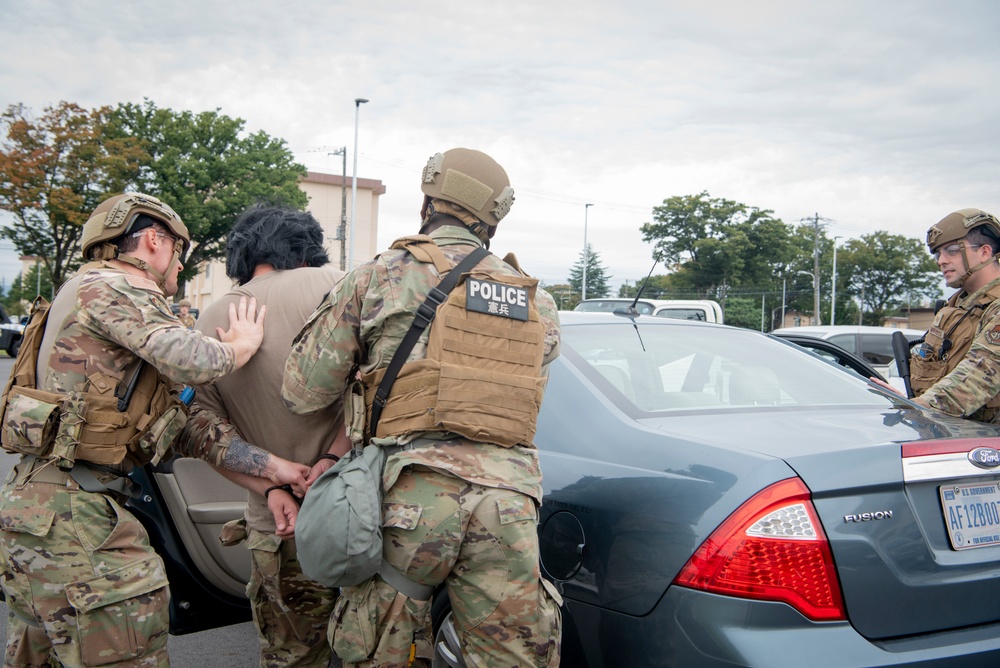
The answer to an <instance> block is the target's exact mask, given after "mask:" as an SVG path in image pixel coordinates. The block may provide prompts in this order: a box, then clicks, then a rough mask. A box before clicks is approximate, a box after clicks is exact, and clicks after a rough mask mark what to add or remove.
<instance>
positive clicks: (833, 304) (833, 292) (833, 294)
mask: <svg viewBox="0 0 1000 668" xmlns="http://www.w3.org/2000/svg"><path fill="white" fill-rule="evenodd" d="M839 238H840V237H834V238H833V280H832V281H831V282H830V324H831V325H836V324H837V239H839Z"/></svg>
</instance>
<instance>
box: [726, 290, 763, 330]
mask: <svg viewBox="0 0 1000 668" xmlns="http://www.w3.org/2000/svg"><path fill="white" fill-rule="evenodd" d="M724 319H725V322H726V324H727V325H732V326H733V327H746V328H747V329H760V300H755V299H747V298H745V297H730V298H729V299H727V300H726V311H725V314H724Z"/></svg>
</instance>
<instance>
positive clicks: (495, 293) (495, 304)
mask: <svg viewBox="0 0 1000 668" xmlns="http://www.w3.org/2000/svg"><path fill="white" fill-rule="evenodd" d="M465 309H466V310H467V311H475V312H476V313H488V314H489V315H498V316H501V317H503V318H511V319H513V320H524V321H527V319H528V290H527V289H526V288H519V287H516V286H513V285H504V284H503V283H494V282H493V281H480V280H477V279H474V278H469V279H466V281H465Z"/></svg>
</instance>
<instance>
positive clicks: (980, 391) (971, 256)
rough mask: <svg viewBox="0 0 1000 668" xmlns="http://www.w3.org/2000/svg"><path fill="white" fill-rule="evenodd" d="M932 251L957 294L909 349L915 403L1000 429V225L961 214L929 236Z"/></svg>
mask: <svg viewBox="0 0 1000 668" xmlns="http://www.w3.org/2000/svg"><path fill="white" fill-rule="evenodd" d="M927 247H928V248H929V249H930V251H931V253H932V254H933V255H934V259H935V260H936V261H937V264H938V267H940V269H941V274H942V276H943V277H944V280H945V282H946V284H947V285H948V287H950V288H958V290H957V291H956V292H955V293H954V294H953V295H952V296H951V297H950V298H949V299H948V301H947V303H946V304H945V306H944V307H942V308H941V309H940V310H939V311H938V312H937V314H936V315H935V316H934V324H933V325H931V327H930V329H928V330H927V334H926V335H925V338H924V342H923V343H922V344H920V345H917V346H914V347H913V348H911V352H910V374H911V375H910V384H911V386H912V387H913V392H914V394H915V397H916V398H915V399H914V401H915V402H916V403H918V404H920V405H922V406H926V407H928V408H935V409H937V410H939V411H942V412H944V413H947V414H949V415H955V416H960V417H967V418H971V419H973V420H978V421H980V422H994V423H996V422H1000V264H998V263H997V260H998V256H997V252H998V251H1000V221H998V220H997V219H996V217H994V216H993V215H992V214H989V213H986V212H985V211H981V210H979V209H961V210H959V211H955V212H954V213H950V214H948V215H947V216H945V217H944V218H942V219H941V220H940V221H938V222H937V223H935V224H934V225H933V226H932V227H931V228H930V230H928V231H927ZM873 380H875V379H873ZM876 382H878V381H877V380H876ZM878 384H879V385H883V386H885V387H888V385H886V384H885V383H881V382H878ZM890 389H891V388H890Z"/></svg>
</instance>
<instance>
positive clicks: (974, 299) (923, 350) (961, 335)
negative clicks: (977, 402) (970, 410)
mask: <svg viewBox="0 0 1000 668" xmlns="http://www.w3.org/2000/svg"><path fill="white" fill-rule="evenodd" d="M998 299H1000V281H998V282H995V283H991V284H989V285H987V286H985V289H983V290H981V291H979V292H977V293H975V294H973V295H967V296H965V297H964V298H963V297H961V292H956V293H955V294H953V295H952V296H951V297H950V298H949V299H948V301H947V303H946V304H945V306H943V307H942V308H941V310H940V311H938V312H937V314H936V315H935V316H934V324H933V325H931V327H930V329H928V330H927V334H926V335H925V337H924V343H923V344H922V345H920V346H917V347H915V348H914V349H913V351H912V352H911V353H910V385H911V386H912V387H913V392H914V394H916V396H918V397H919V396H920V395H921V394H923V393H924V392H926V391H927V390H928V389H930V388H931V387H932V386H933V385H934V384H935V383H937V382H938V381H939V380H941V379H942V378H944V377H945V376H947V375H948V374H949V373H951V372H952V371H953V370H954V369H955V367H957V366H958V363H959V362H961V361H962V360H963V359H964V358H965V355H966V353H967V352H969V348H970V347H971V346H972V341H973V339H975V338H976V334H977V333H978V331H979V323H980V321H981V320H982V319H983V314H984V313H985V312H986V309H987V308H989V306H990V305H991V304H993V302H995V301H997V300H998ZM962 302H967V303H966V304H965V305H964V306H961V305H960V304H961V303H962ZM986 408H991V409H996V408H1000V396H997V397H993V398H992V399H990V400H989V401H988V402H986Z"/></svg>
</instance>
